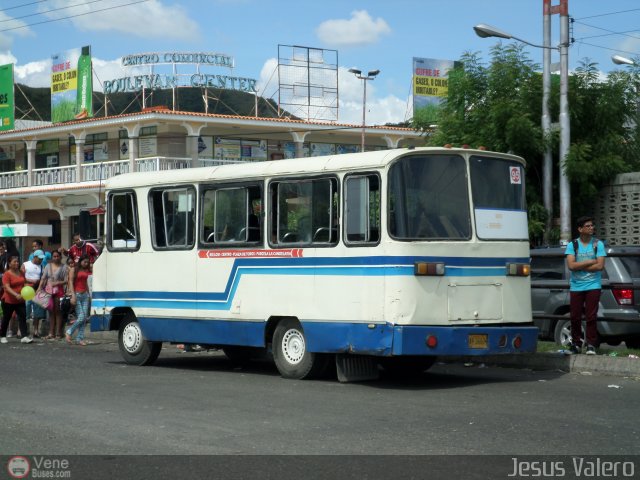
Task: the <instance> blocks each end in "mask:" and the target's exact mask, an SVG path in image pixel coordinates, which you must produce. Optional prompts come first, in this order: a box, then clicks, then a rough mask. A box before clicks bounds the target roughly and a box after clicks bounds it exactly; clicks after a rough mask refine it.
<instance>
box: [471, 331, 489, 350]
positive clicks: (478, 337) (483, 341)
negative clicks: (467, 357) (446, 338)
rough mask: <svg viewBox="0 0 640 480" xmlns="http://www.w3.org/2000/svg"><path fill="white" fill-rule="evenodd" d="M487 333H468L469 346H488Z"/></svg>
mask: <svg viewBox="0 0 640 480" xmlns="http://www.w3.org/2000/svg"><path fill="white" fill-rule="evenodd" d="M488 347H489V335H486V334H471V335H469V348H488Z"/></svg>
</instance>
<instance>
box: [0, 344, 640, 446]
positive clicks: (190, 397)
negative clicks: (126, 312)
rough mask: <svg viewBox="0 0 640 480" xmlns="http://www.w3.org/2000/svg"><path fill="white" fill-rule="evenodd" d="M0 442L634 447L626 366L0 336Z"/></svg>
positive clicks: (638, 435) (635, 387)
mask: <svg viewBox="0 0 640 480" xmlns="http://www.w3.org/2000/svg"><path fill="white" fill-rule="evenodd" d="M0 363H1V365H2V371H1V372H0V379H1V381H0V384H1V385H2V388H1V390H0V404H1V405H2V410H1V412H0V424H1V425H2V431H3V434H2V435H1V436H0V453H2V454H20V453H42V454H49V455H72V454H101V455H104V454H145V455H146V454H160V455H162V454H166V453H169V452H170V453H172V454H300V455H302V454H342V455H344V454H377V455H379V454H485V455H486V454H510V455H511V454H513V455H519V454H520V455H521V454H529V455H531V454H534V455H543V454H554V455H557V454H579V455H586V454H592V455H603V454H635V453H637V448H638V445H640V425H639V422H637V405H638V401H637V399H638V398H640V381H638V380H637V379H630V378H620V377H607V376H598V375H577V374H565V373H562V372H548V371H547V372H534V371H531V370H525V369H509V368H480V367H478V366H474V367H464V366H462V365H436V366H434V367H433V368H432V369H431V370H430V371H428V372H427V373H425V374H424V376H423V377H422V378H419V379H416V380H412V381H406V380H405V381H402V380H395V379H391V378H383V379H381V380H378V381H375V382H368V383H350V384H341V383H338V382H337V381H335V380H331V379H330V380H315V381H293V380H284V379H282V378H280V376H279V375H278V373H277V371H276V369H275V367H274V366H273V365H272V364H270V363H268V362H262V363H256V364H252V365H251V366H249V367H245V368H237V367H234V366H233V365H232V364H231V363H230V362H229V361H228V360H227V359H226V357H224V355H222V354H221V353H218V352H214V353H182V352H180V351H179V350H177V349H176V347H175V346H171V345H167V344H165V348H164V349H163V352H162V353H161V355H160V358H159V359H158V361H157V362H156V364H155V365H154V366H151V367H132V366H128V365H126V364H125V363H124V362H123V361H122V360H121V358H120V355H119V353H118V351H117V346H116V345H115V344H114V343H103V344H96V345H90V346H88V347H80V346H69V345H66V344H65V343H64V342H54V343H51V342H49V343H44V344H31V345H22V344H19V343H17V342H16V341H15V340H14V341H12V342H11V343H10V344H8V345H2V346H1V348H0Z"/></svg>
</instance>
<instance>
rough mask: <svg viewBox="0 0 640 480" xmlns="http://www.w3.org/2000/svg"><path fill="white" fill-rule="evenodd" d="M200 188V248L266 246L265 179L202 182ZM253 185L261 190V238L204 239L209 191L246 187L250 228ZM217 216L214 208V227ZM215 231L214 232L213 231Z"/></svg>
mask: <svg viewBox="0 0 640 480" xmlns="http://www.w3.org/2000/svg"><path fill="white" fill-rule="evenodd" d="M199 186H200V189H199V193H198V205H199V212H198V222H199V223H198V229H197V232H196V233H197V235H198V242H197V243H198V248H199V249H205V250H206V249H228V248H256V247H263V246H264V238H265V235H266V230H265V221H264V219H265V212H264V210H265V208H264V207H265V185H264V180H260V179H256V180H248V181H243V182H238V181H233V182H216V183H200V184H199ZM252 187H256V188H258V189H259V191H260V197H259V198H260V201H261V202H262V205H261V212H260V214H259V215H257V217H258V225H259V228H260V239H259V240H252V241H249V240H243V241H225V242H215V241H213V242H207V241H206V240H205V239H204V230H203V228H204V214H205V210H204V196H205V195H206V193H207V192H210V191H213V192H217V191H219V190H233V189H245V190H246V191H247V198H246V199H247V205H246V208H247V210H246V214H247V216H246V217H245V224H246V228H250V227H249V215H250V212H249V206H250V205H249V203H250V202H251V198H250V196H249V194H248V192H249V189H250V188H252ZM214 195H217V193H214ZM254 215H255V214H254ZM215 216H216V212H215V208H214V228H215ZM212 233H213V232H212Z"/></svg>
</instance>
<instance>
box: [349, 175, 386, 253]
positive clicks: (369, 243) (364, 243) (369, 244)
mask: <svg viewBox="0 0 640 480" xmlns="http://www.w3.org/2000/svg"><path fill="white" fill-rule="evenodd" d="M372 176H375V177H376V178H377V179H378V192H379V195H380V200H379V203H380V205H379V207H378V210H379V211H378V224H379V226H378V240H376V241H373V242H372V241H365V240H362V241H352V240H349V238H348V235H347V227H348V225H347V224H348V221H349V219H348V217H347V204H348V202H349V194H348V190H347V181H348V180H349V179H350V178H354V177H367V178H368V177H372ZM382 190H383V189H382V176H381V175H380V172H378V171H375V170H373V171H363V172H349V173H347V174H345V176H344V177H343V178H342V191H343V192H344V195H343V198H342V219H343V221H342V240H343V242H344V244H345V245H346V246H347V247H355V248H358V247H375V246H377V245H379V244H380V242H381V240H382V227H383V223H382V207H383V205H382V201H383V200H382ZM369 192H371V190H369Z"/></svg>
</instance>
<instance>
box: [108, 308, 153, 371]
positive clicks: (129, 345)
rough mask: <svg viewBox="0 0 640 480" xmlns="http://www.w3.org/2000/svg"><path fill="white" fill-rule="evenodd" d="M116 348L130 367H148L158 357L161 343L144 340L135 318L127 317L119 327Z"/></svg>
mask: <svg viewBox="0 0 640 480" xmlns="http://www.w3.org/2000/svg"><path fill="white" fill-rule="evenodd" d="M118 346H119V347H120V354H121V355H122V358H124V361H125V362H127V363H129V364H131V365H150V364H152V363H153V362H155V361H156V358H158V355H160V350H161V349H162V342H149V341H148V340H145V339H144V336H143V335H142V330H141V329H140V324H139V323H138V320H137V319H136V317H135V316H133V315H128V316H127V317H126V318H125V319H124V321H123V322H122V324H121V325H120V331H119V333H118Z"/></svg>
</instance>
